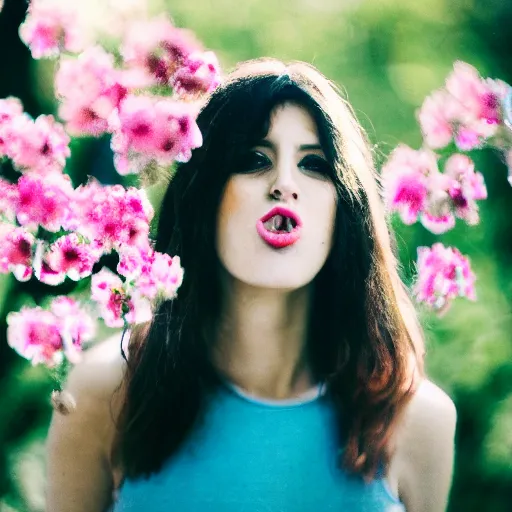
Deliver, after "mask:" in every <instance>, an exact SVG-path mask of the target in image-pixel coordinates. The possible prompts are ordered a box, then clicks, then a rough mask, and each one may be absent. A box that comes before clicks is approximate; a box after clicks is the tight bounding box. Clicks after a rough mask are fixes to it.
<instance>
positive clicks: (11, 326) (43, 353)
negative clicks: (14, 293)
mask: <svg viewBox="0 0 512 512" xmlns="http://www.w3.org/2000/svg"><path fill="white" fill-rule="evenodd" d="M7 343H8V344H9V346H10V347H12V348H13V349H14V350H15V351H16V352H18V354H20V355H21V356H22V357H25V358H26V359H28V360H30V361H31V362H32V364H33V365H36V364H39V363H44V364H46V365H48V366H50V367H51V366H55V365H56V364H58V363H60V362H61V361H62V360H63V350H62V349H63V346H62V338H61V335H60V331H59V324H58V323H57V321H56V318H55V315H54V314H53V313H52V312H50V311H45V310H44V309H42V308H40V307H36V308H28V307H26V306H25V307H23V308H21V310H20V311H19V312H11V313H9V314H8V315H7Z"/></svg>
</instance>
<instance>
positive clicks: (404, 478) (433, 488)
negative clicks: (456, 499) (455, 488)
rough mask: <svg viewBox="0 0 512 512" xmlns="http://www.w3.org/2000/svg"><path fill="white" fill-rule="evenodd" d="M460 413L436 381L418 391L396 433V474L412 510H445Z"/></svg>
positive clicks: (421, 385)
mask: <svg viewBox="0 0 512 512" xmlns="http://www.w3.org/2000/svg"><path fill="white" fill-rule="evenodd" d="M456 421H457V413H456V409H455V405H454V403H453V401H452V399H451V398H450V397H449V396H448V395H447V394H446V393H445V392H444V391H443V390H442V389H441V388H439V387H438V386H437V385H435V384H434V383H433V382H431V381H428V380H424V381H423V382H422V383H421V384H420V385H419V387H418V389H417V390H416V392H415V394H414V396H413V397H412V399H411V401H410V403H409V404H408V406H407V409H406V411H405V413H404V417H403V418H402V421H401V424H400V426H399V428H398V430H397V432H396V453H395V456H394V459H395V460H394V462H393V466H394V471H395V475H396V478H397V483H398V490H399V493H400V495H401V498H402V499H403V501H404V503H406V505H408V506H407V510H408V512H409V511H413V512H416V511H422V512H423V511H436V512H437V511H442V510H444V509H445V507H446V503H447V501H448V494H449V490H450V486H451V479H452V471H453V455H454V436H455V427H456Z"/></svg>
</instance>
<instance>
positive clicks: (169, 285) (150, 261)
mask: <svg viewBox="0 0 512 512" xmlns="http://www.w3.org/2000/svg"><path fill="white" fill-rule="evenodd" d="M117 271H118V272H119V273H120V274H121V275H123V276H125V277H126V278H127V280H129V282H130V283H133V285H132V286H133V289H134V290H136V291H137V292H138V293H139V294H140V295H141V297H145V298H147V299H149V300H154V299H156V298H163V299H172V298H174V297H176V294H177V290H178V288H179V287H180V286H181V283H182V282H183V268H182V267H181V265H180V258H179V257H178V256H174V257H173V258H171V257H170V256H169V255H168V254H162V253H159V252H156V251H154V250H153V249H152V248H151V247H146V248H140V247H127V248H121V250H120V258H119V264H118V266H117Z"/></svg>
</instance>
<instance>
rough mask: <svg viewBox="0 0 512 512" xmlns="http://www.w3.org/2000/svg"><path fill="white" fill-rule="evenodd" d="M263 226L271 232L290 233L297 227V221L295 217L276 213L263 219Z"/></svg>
mask: <svg viewBox="0 0 512 512" xmlns="http://www.w3.org/2000/svg"><path fill="white" fill-rule="evenodd" d="M263 226H265V229H268V231H270V232H272V233H290V232H291V231H292V229H293V228H295V227H297V222H296V221H295V219H292V218H290V217H285V216H284V215H279V214H277V215H274V216H273V217H270V219H268V220H267V221H265V222H264V223H263Z"/></svg>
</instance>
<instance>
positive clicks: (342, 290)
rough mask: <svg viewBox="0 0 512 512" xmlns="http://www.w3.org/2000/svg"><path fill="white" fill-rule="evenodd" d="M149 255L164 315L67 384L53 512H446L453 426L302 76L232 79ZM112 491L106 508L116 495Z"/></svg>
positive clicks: (320, 100) (312, 80)
mask: <svg viewBox="0 0 512 512" xmlns="http://www.w3.org/2000/svg"><path fill="white" fill-rule="evenodd" d="M198 124H199V127H200V129H201V131H202V133H203V137H204V144H203V146H202V147H201V148H199V149H197V150H195V151H194V152H193V155H192V158H191V159H190V161H189V162H187V163H185V164H182V165H180V166H179V168H178V169H177V172H176V174H175V176H174V177H173V179H172V181H171V182H170V185H169V187H168V190H167V192H166V195H165V198H164V200H163V204H162V208H161V211H160V217H159V221H158V230H157V235H156V249H157V250H158V251H162V252H164V251H165V252H168V253H169V254H171V255H174V254H179V255H180V257H181V260H182V263H183V266H184V268H185V279H184V282H183V285H182V287H181V288H180V290H179V297H178V298H177V299H176V300H174V301H172V302H170V301H167V302H164V303H162V304H160V305H158V307H157V309H156V312H155V316H154V319H153V321H152V322H151V324H150V325H147V326H144V328H142V329H135V330H134V331H133V332H132V333H131V339H130V343H129V355H128V360H127V362H125V361H123V359H122V358H121V356H120V355H119V354H118V353H119V349H118V347H119V340H118V339H113V340H109V341H107V342H105V343H103V344H100V345H98V346H97V347H95V348H94V349H92V350H91V351H90V353H89V355H88V358H87V360H86V361H85V362H84V363H83V364H81V365H79V366H77V367H76V368H75V369H74V370H73V372H72V373H71V375H70V377H69V379H68V383H67V390H68V391H69V392H70V393H71V394H72V395H73V396H74V398H75V399H76V402H77V408H76V411H74V412H73V413H72V414H69V415H61V414H58V413H56V414H55V415H54V418H53V421H52V426H51V429H50V434H49V440H48V491H47V495H48V510H49V511H51V512H64V511H65V512H82V511H83V512H86V511H87V512H100V511H104V510H106V509H107V508H108V507H109V506H110V505H111V498H112V495H113V494H115V495H116V496H117V500H116V501H115V503H114V504H113V505H112V507H113V510H115V511H116V512H117V511H128V510H130V511H141V510H151V511H155V512H158V511H164V510H166V511H173V512H174V511H176V512H183V511H202V510H208V511H214V512H216V511H223V512H224V511H225V512H231V511H236V512H243V511H251V512H258V511H286V512H287V511H293V512H300V511H317V510H322V511H326V510H333V511H334V510H338V511H341V510H350V511H391V510H393V511H401V510H406V511H407V512H439V511H442V510H444V508H445V506H446V503H447V498H448V492H449V487H450V480H451V472H452V462H453V436H454V429H455V409H454V407H453V404H452V402H451V400H450V399H449V398H448V397H447V396H446V395H445V394H444V393H443V392H442V391H441V390H440V389H439V388H437V387H436V386H434V385H433V384H432V383H429V382H428V381H427V380H426V379H425V377H424V373H423V363H422V360H423V340H422V334H421V330H420V328H419V326H418V323H417V320H416V316H415V313H414V308H413V306H412V303H411V301H410V299H409V298H408V295H407V293H406V290H405V287H404V286H403V284H402V282H401V280H400V278H399V275H398V271H397V264H396V260H395V257H394V255H393V250H392V241H391V239H390V234H389V231H388V228H387V225H386V221H385V218H384V212H383V208H382V204H381V200H380V195H379V187H378V182H377V179H376V175H375V172H374V168H373V164H372V158H371V153H370V150H369V148H368V144H367V141H366V138H365V136H364V133H363V131H362V129H361V127H360V126H359V125H358V123H357V122H356V120H355V118H354V116H353V114H352V112H351V110H350V108H349V106H348V105H347V103H346V102H345V101H344V100H343V99H342V98H341V97H340V95H339V94H338V93H337V92H336V90H335V88H334V87H333V85H332V84H331V83H330V82H329V81H328V80H327V79H325V78H324V77H323V76H322V75H321V74H320V73H319V72H318V71H316V70H315V69H314V68H312V67H311V66H309V65H306V64H303V63H297V62H295V63H291V64H289V65H288V66H286V65H284V64H283V63H280V62H278V61H275V60H272V59H262V60H256V61H249V62H246V63H242V64H241V65H239V66H238V68H237V69H236V70H235V71H234V72H233V73H232V74H231V75H230V76H229V78H228V80H227V81H226V82H225V83H224V84H223V85H222V86H221V87H219V88H218V89H217V90H216V91H215V92H214V93H213V94H212V95H211V97H210V98H209V99H208V101H207V103H206V104H205V106H204V107H203V109H202V110H201V113H200V115H199V117H198ZM116 489H117V491H118V492H114V491H116Z"/></svg>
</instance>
